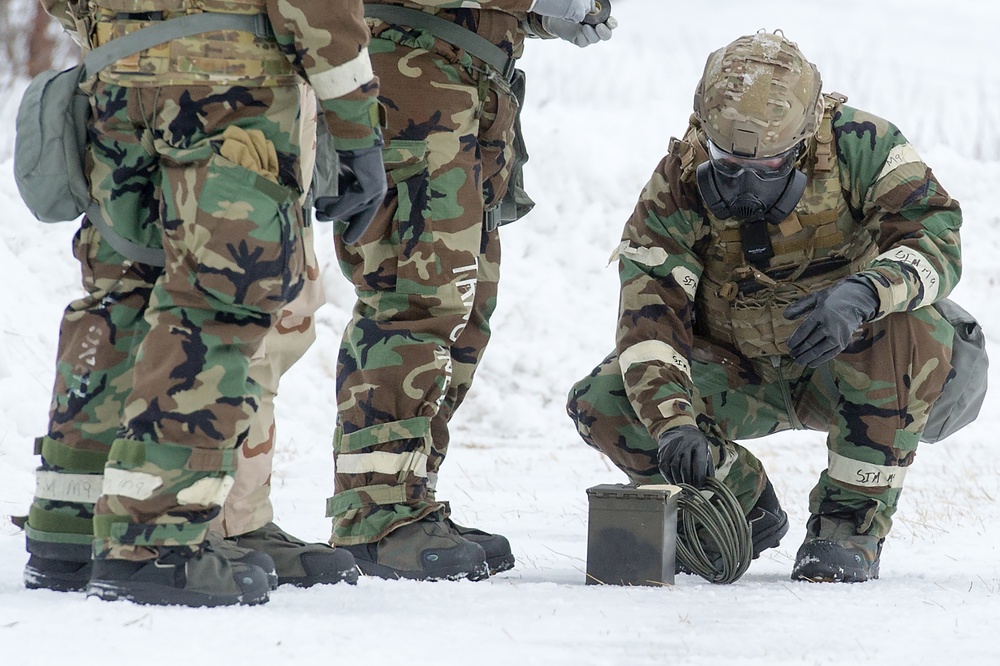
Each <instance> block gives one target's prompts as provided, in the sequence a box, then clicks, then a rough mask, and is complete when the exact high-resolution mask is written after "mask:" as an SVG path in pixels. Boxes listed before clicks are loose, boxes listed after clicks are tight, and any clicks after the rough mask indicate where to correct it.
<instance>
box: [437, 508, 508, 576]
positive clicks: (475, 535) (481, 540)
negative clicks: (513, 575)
mask: <svg viewBox="0 0 1000 666" xmlns="http://www.w3.org/2000/svg"><path fill="white" fill-rule="evenodd" d="M444 523H445V525H447V527H448V531H450V532H451V533H452V534H455V535H457V536H459V537H461V538H463V539H465V540H466V541H471V542H472V543H474V544H477V545H479V546H480V547H481V548H482V549H483V552H484V553H485V554H486V567H487V568H488V570H489V574H490V575H491V576H494V575H496V574H498V573H500V572H502V571H510V570H511V569H513V568H514V553H513V552H511V549H510V542H509V541H508V540H507V537H505V536H503V535H501V534H491V533H489V532H484V531H483V530H480V529H476V528H475V527H465V526H463V525H457V524H455V522H454V521H453V520H452V519H451V518H447V519H445V521H444Z"/></svg>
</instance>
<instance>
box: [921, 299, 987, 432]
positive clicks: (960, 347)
mask: <svg viewBox="0 0 1000 666" xmlns="http://www.w3.org/2000/svg"><path fill="white" fill-rule="evenodd" d="M933 307H934V308H936V309H937V311H938V312H940V313H941V316H943V317H944V318H945V319H947V320H948V323H950V324H951V325H952V326H953V327H954V328H955V340H954V342H953V343H952V350H951V365H952V367H953V368H954V371H955V374H954V376H953V377H952V378H951V379H950V380H949V381H948V383H947V384H945V387H944V391H943V392H942V393H941V397H940V398H938V400H937V402H935V403H934V406H933V407H932V408H931V414H930V418H929V419H928V420H927V426H926V427H925V428H924V433H923V435H922V436H921V437H920V439H921V440H923V441H925V442H937V441H940V440H942V439H944V438H945V437H949V436H950V435H953V434H954V433H956V432H958V431H959V430H961V429H962V428H964V427H965V426H967V425H969V424H970V423H972V422H973V421H975V420H976V417H977V416H979V410H980V409H981V408H982V406H983V400H984V399H985V398H986V384H987V374H988V372H987V371H988V369H989V358H988V357H987V355H986V336H985V335H983V329H982V327H981V326H980V325H979V322H977V321H976V319H975V317H973V316H972V315H971V314H969V313H968V312H966V311H965V310H964V309H963V308H962V307H961V306H959V305H958V304H957V303H955V302H954V301H951V300H949V299H947V298H946V299H942V300H940V301H938V302H937V303H935V304H934V306H933Z"/></svg>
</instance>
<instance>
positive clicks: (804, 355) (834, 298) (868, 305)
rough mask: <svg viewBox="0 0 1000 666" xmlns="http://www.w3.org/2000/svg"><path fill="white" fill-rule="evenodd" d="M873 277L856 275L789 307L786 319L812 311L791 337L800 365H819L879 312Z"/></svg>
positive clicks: (790, 347) (790, 346)
mask: <svg viewBox="0 0 1000 666" xmlns="http://www.w3.org/2000/svg"><path fill="white" fill-rule="evenodd" d="M878 306H879V300H878V292H876V291H875V287H874V286H873V285H872V283H871V281H870V280H869V279H868V278H866V277H862V276H860V275H852V276H851V277H848V278H846V279H844V280H841V281H840V282H838V283H836V284H835V285H833V286H832V287H827V288H826V289H822V290H820V291H817V292H816V293H814V294H809V295H808V296H806V297H805V298H801V299H799V300H797V301H795V302H794V303H792V304H791V305H789V306H788V307H787V308H785V319H798V318H799V317H801V316H802V315H805V314H809V316H808V317H807V318H806V320H805V321H803V322H802V323H801V324H799V327H798V328H796V329H795V332H794V333H792V335H791V337H789V338H788V353H789V354H790V355H791V357H792V360H793V361H795V362H796V363H799V364H800V365H807V366H809V367H810V368H817V367H819V366H821V365H823V364H824V363H826V362H827V361H829V360H830V359H832V358H833V357H834V356H836V355H837V354H839V353H840V352H842V351H844V348H845V347H847V345H848V344H850V342H851V336H853V335H854V333H855V332H857V330H858V329H859V328H861V325H862V324H864V323H865V322H867V321H870V320H871V319H872V318H873V317H874V316H875V314H876V313H877V312H878Z"/></svg>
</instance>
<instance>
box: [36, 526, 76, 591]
mask: <svg viewBox="0 0 1000 666" xmlns="http://www.w3.org/2000/svg"><path fill="white" fill-rule="evenodd" d="M26 545H27V550H28V553H30V556H29V557H28V563H27V564H26V565H25V567H24V586H25V587H26V588H28V589H29V590H54V591H56V592H83V591H84V590H85V589H86V588H87V581H89V580H90V573H91V569H92V565H91V561H90V555H91V549H92V547H91V545H90V544H73V543H50V542H45V541H37V540H35V539H27V540H26Z"/></svg>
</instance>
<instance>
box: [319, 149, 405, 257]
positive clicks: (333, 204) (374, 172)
mask: <svg viewBox="0 0 1000 666" xmlns="http://www.w3.org/2000/svg"><path fill="white" fill-rule="evenodd" d="M337 156H338V157H339V158H340V175H339V178H338V182H339V186H338V191H339V195H338V196H335V197H317V198H316V201H315V202H314V203H313V205H314V206H315V207H316V219H317V220H321V221H323V222H330V221H331V220H343V221H345V222H347V230H346V231H345V232H344V241H345V242H347V243H354V242H356V241H357V240H358V239H359V238H361V236H362V234H364V233H365V230H366V229H368V225H369V224H371V223H372V219H374V217H375V213H376V212H377V211H378V209H379V206H381V205H382V199H384V198H385V193H386V189H387V184H386V178H385V168H384V167H383V165H382V148H381V146H376V147H374V148H366V149H364V150H354V151H340V150H338V151H337Z"/></svg>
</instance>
